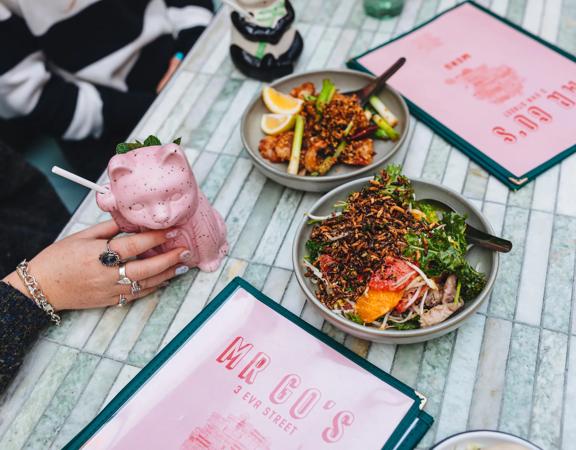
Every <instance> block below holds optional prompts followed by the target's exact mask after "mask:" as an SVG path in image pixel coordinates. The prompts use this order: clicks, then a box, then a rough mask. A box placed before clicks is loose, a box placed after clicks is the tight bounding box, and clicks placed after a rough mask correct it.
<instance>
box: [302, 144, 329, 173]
mask: <svg viewBox="0 0 576 450" xmlns="http://www.w3.org/2000/svg"><path fill="white" fill-rule="evenodd" d="M327 147H328V144H327V143H326V142H325V141H324V140H322V139H320V138H319V137H311V138H310V140H309V142H308V146H307V149H306V152H305V153H304V161H303V162H304V168H305V169H306V172H308V173H313V172H318V169H319V168H320V164H321V163H322V158H321V153H324V151H325V150H326V148H327Z"/></svg>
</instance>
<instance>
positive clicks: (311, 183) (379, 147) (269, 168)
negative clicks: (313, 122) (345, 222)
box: [240, 69, 410, 192]
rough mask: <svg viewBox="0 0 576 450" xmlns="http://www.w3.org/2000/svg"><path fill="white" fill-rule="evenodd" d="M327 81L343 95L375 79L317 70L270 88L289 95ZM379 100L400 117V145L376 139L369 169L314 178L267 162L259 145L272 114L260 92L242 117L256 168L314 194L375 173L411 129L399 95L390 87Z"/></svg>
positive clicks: (245, 140) (337, 168) (242, 128)
mask: <svg viewBox="0 0 576 450" xmlns="http://www.w3.org/2000/svg"><path fill="white" fill-rule="evenodd" d="M324 78H329V79H330V80H332V81H333V82H334V84H336V87H337V88H338V89H339V90H340V91H341V92H346V91H352V90H356V89H359V88H361V87H363V86H365V85H366V84H368V83H369V82H370V80H372V79H373V78H374V77H373V76H372V75H369V74H367V73H364V72H358V71H356V70H347V69H334V70H317V71H311V72H303V73H297V74H293V75H289V76H287V77H284V78H280V79H279V80H276V81H275V82H274V83H272V84H271V85H270V86H272V87H273V88H275V89H277V90H279V91H281V92H284V93H286V94H287V93H289V92H290V90H291V89H292V88H294V87H296V86H299V85H300V84H302V83H304V82H305V81H311V82H313V83H314V84H315V85H316V88H317V89H318V88H319V86H321V85H322V80H323V79H324ZM378 97H380V98H381V99H382V101H383V102H384V103H385V104H386V106H387V107H388V108H389V109H390V110H391V111H392V112H393V113H394V114H395V115H396V117H398V121H399V123H398V125H397V126H396V130H397V131H398V133H400V139H398V140H397V141H396V142H392V141H382V140H375V141H374V151H375V155H374V160H373V162H372V164H369V165H368V166H361V167H352V166H347V165H344V164H337V165H336V166H335V167H334V168H333V169H332V170H331V171H330V172H329V173H328V174H327V175H324V176H321V177H312V176H300V175H291V174H289V173H287V172H286V170H287V168H288V164H287V163H272V162H270V161H268V160H267V159H264V158H263V157H262V155H260V152H259V151H258V144H259V143H260V140H261V139H262V138H263V137H264V136H265V135H264V133H263V132H262V130H261V129H260V121H261V119H262V115H263V114H266V113H268V112H269V111H268V109H267V108H266V106H265V105H264V102H263V101H262V96H261V95H260V93H258V95H257V96H256V97H255V98H254V100H252V103H251V104H250V105H249V106H248V108H246V111H244V114H243V116H242V123H241V125H240V133H241V136H242V143H243V144H244V147H245V148H246V151H247V152H248V155H249V156H250V158H251V159H252V161H253V162H254V165H255V167H256V168H257V169H258V170H259V171H260V172H262V173H263V174H264V175H265V176H266V177H268V178H270V179H272V180H274V181H275V182H277V183H279V184H282V185H284V186H288V187H290V188H292V189H299V190H302V191H311V192H327V191H329V190H330V189H333V188H335V187H337V186H340V185H341V184H344V183H347V182H348V181H350V180H354V179H356V178H359V177H363V176H366V174H368V173H372V172H375V171H376V170H377V169H378V167H381V166H382V165H384V164H385V163H386V161H388V160H389V159H390V158H391V157H392V156H393V155H394V154H395V153H396V152H397V151H398V150H399V149H400V148H401V147H402V144H403V143H404V141H405V140H406V136H407V134H408V129H409V126H410V114H409V113H408V107H407V106H406V103H405V102H404V99H403V98H402V96H401V95H400V94H399V93H398V92H396V91H395V90H394V89H392V88H391V87H389V86H385V87H384V89H382V91H380V92H379V93H378Z"/></svg>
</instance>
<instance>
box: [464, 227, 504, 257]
mask: <svg viewBox="0 0 576 450" xmlns="http://www.w3.org/2000/svg"><path fill="white" fill-rule="evenodd" d="M466 238H467V239H468V242H470V243H472V244H476V245H478V246H479V247H484V248H489V249H490V250H496V251H497V252H502V253H508V252H509V251H510V250H512V242H510V241H508V240H506V239H502V238H499V237H496V236H492V235H491V234H488V233H485V232H484V231H480V230H479V229H477V228H474V227H473V226H471V225H468V224H466Z"/></svg>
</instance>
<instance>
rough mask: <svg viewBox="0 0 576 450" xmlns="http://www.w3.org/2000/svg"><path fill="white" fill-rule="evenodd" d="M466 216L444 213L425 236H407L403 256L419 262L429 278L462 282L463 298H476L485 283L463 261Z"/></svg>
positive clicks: (480, 275) (411, 234)
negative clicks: (453, 277)
mask: <svg viewBox="0 0 576 450" xmlns="http://www.w3.org/2000/svg"><path fill="white" fill-rule="evenodd" d="M465 232H466V217H465V216H462V215H460V214H458V213H455V212H445V213H443V217H442V219H441V220H440V221H439V226H437V227H435V228H433V229H432V231H430V233H428V234H427V235H417V234H414V233H409V234H407V235H406V236H405V238H406V242H407V244H408V246H407V247H406V249H405V251H404V253H405V255H406V256H407V257H409V258H411V259H414V260H416V261H418V263H419V264H420V267H421V268H422V270H423V271H424V272H425V273H426V275H428V276H440V275H442V274H449V273H453V274H455V275H456V276H457V277H458V280H459V281H461V283H462V290H461V295H462V298H463V299H464V300H465V301H466V300H470V299H472V298H474V297H475V296H477V295H478V294H479V293H480V291H481V290H482V289H483V288H484V286H485V284H486V277H485V276H484V274H481V273H480V272H478V271H476V270H474V269H473V268H472V267H471V266H470V264H469V263H468V261H467V260H466V258H465V255H466V247H467V243H466V234H465Z"/></svg>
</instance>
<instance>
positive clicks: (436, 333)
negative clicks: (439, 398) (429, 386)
mask: <svg viewBox="0 0 576 450" xmlns="http://www.w3.org/2000/svg"><path fill="white" fill-rule="evenodd" d="M371 179H372V177H367V178H362V179H360V180H355V181H351V182H349V183H346V184H344V185H342V186H340V187H339V188H336V189H334V190H332V191H330V192H329V193H327V194H326V195H324V196H323V197H322V198H320V199H319V200H318V201H317V202H316V203H315V204H314V205H313V206H312V208H310V211H309V212H310V213H311V214H314V215H318V216H325V215H328V214H330V213H331V212H332V211H334V208H333V205H334V204H335V203H336V202H337V201H339V200H346V199H347V198H348V195H349V194H350V193H352V192H356V191H359V190H360V189H361V188H362V186H364V185H365V184H366V183H367V182H368V181H369V180H371ZM412 185H413V187H414V191H415V194H416V199H435V200H440V201H442V202H444V203H446V204H448V205H450V206H452V208H454V209H455V210H456V211H458V212H459V213H461V214H466V215H467V216H468V220H467V221H468V223H470V224H471V225H473V226H475V227H476V228H478V229H480V230H483V231H486V232H488V233H490V234H494V231H493V230H492V227H491V226H490V224H489V223H488V220H487V219H486V218H485V217H484V216H483V215H482V213H481V212H480V211H479V210H478V209H476V208H475V207H474V206H473V205H472V204H471V203H470V202H468V201H467V200H466V199H465V198H464V197H462V196H461V195H460V194H458V193H457V192H455V191H452V190H451V189H448V188H446V187H444V186H441V185H439V184H434V183H430V182H427V181H423V180H412ZM307 222H308V219H307V218H303V219H302V222H301V224H300V226H299V227H298V230H297V231H296V235H295V240H294V246H293V249H292V263H293V265H294V271H295V273H296V278H297V279H298V282H299V284H300V286H301V287H302V289H303V290H304V293H305V294H306V297H307V298H308V300H309V301H310V302H312V304H313V305H314V306H315V307H316V308H318V310H319V312H320V313H321V314H322V316H324V318H325V319H326V320H327V321H328V322H330V323H331V324H332V325H334V326H335V327H337V328H339V329H341V330H343V331H345V332H346V333H348V334H351V335H353V336H356V337H359V338H362V339H367V340H369V341H373V342H385V343H393V344H411V343H414V342H422V341H427V340H429V339H434V338H437V337H440V336H442V335H444V334H446V333H449V332H450V331H452V330H455V329H456V328H458V327H459V326H461V325H462V324H463V323H464V321H465V320H466V319H467V318H468V317H470V316H471V315H472V314H473V313H474V312H475V311H476V310H477V309H478V308H479V307H480V305H481V304H482V302H483V301H484V300H485V299H486V298H487V297H488V294H489V293H490V291H491V290H492V287H493V285H494V280H495V279H496V272H497V271H498V253H496V252H492V251H490V250H486V249H482V248H478V247H472V248H471V249H470V251H469V252H468V255H467V259H468V261H469V262H470V264H471V265H472V267H475V268H477V269H478V270H479V271H480V272H482V273H484V274H486V278H487V283H486V286H485V287H484V289H483V290H482V292H481V293H480V295H478V297H477V298H475V299H474V300H472V301H468V302H466V304H465V305H464V307H463V308H462V309H461V310H460V311H458V312H457V313H456V314H454V315H453V316H451V317H449V318H448V319H447V320H445V321H444V322H442V323H439V324H437V325H434V326H431V327H427V328H420V329H417V330H378V329H375V328H369V327H366V326H364V325H360V324H357V323H354V322H352V321H350V320H348V319H346V318H344V317H342V316H340V315H337V314H334V313H333V312H332V311H331V310H330V309H328V308H327V307H326V306H324V305H323V304H322V303H321V302H320V301H319V300H318V299H317V298H316V295H315V294H314V285H313V284H312V283H311V282H310V279H309V278H307V277H305V276H304V273H305V271H306V270H305V266H304V265H303V264H302V261H303V259H304V256H305V255H306V254H307V252H306V249H305V244H306V241H307V240H308V238H309V236H310V232H311V231H312V225H308V224H307Z"/></svg>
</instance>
